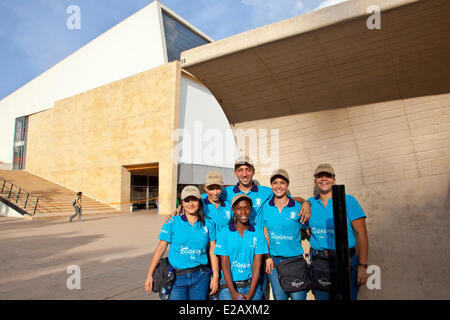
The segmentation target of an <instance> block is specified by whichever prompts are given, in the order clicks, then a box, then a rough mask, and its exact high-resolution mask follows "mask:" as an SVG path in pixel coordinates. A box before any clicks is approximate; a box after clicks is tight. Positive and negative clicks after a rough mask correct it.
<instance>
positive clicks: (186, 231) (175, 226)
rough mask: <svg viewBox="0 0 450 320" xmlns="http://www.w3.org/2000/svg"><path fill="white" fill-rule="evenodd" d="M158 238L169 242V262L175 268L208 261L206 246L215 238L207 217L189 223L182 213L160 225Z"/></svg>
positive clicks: (214, 232)
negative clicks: (203, 219)
mask: <svg viewBox="0 0 450 320" xmlns="http://www.w3.org/2000/svg"><path fill="white" fill-rule="evenodd" d="M159 239H160V240H163V241H166V242H168V243H170V248H169V262H170V264H171V265H172V266H173V267H174V268H175V269H188V268H195V267H197V266H199V265H206V264H207V263H208V252H207V248H208V244H209V242H210V241H215V240H216V229H215V225H214V223H213V222H212V221H210V220H209V219H205V224H204V225H203V224H202V223H201V222H199V221H197V222H195V223H194V225H191V224H190V223H189V221H188V220H187V217H186V215H185V214H183V215H180V216H175V217H174V218H173V220H172V221H168V222H166V223H165V224H164V225H163V226H162V228H161V232H160V234H159Z"/></svg>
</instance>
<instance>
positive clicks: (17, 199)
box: [16, 188, 22, 203]
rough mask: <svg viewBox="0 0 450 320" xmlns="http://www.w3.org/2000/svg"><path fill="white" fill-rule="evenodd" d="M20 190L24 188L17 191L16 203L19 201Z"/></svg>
mask: <svg viewBox="0 0 450 320" xmlns="http://www.w3.org/2000/svg"><path fill="white" fill-rule="evenodd" d="M20 191H22V188H19V192H18V193H17V198H16V203H18V202H19V197H20Z"/></svg>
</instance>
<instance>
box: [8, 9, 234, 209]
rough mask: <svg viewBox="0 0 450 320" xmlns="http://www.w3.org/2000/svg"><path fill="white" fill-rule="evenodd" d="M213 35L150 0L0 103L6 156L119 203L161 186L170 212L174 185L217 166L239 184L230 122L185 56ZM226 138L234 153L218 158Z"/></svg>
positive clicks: (198, 179) (197, 180)
mask: <svg viewBox="0 0 450 320" xmlns="http://www.w3.org/2000/svg"><path fill="white" fill-rule="evenodd" d="M211 41H212V40H211V39H210V38H209V37H208V36H207V35H205V34H203V33H202V32H201V31H199V30H198V29H196V28H195V27H194V26H192V25H190V24H189V23H188V22H187V21H185V20H184V19H183V18H181V17H180V16H178V15H177V14H176V13H174V12H173V11H171V10H170V9H169V8H167V7H165V6H163V5H162V4H161V3H159V2H157V1H155V2H153V3H151V4H150V5H148V6H146V7H145V8H143V9H142V10H140V11H139V12H137V13H135V14H134V15H132V16H131V17H129V18H127V19H126V20H124V21H122V22H121V23H119V24H118V25H116V26H115V27H113V28H112V29H110V30H108V31H107V32H105V33H104V34H102V35H100V36H99V37H97V38H96V39H94V40H93V41H91V42H90V43H88V44H87V45H85V46H84V47H82V48H81V49H79V50H78V51H76V52H75V53H73V54H72V55H70V56H69V57H67V58H66V59H64V60H62V61H61V62H59V63H58V64H56V65H55V66H54V67H52V68H50V69H49V70H47V71H46V72H44V73H43V74H41V75H40V76H38V77H37V78H35V79H33V80H32V81H30V82H29V83H27V84H26V85H25V86H23V87H22V88H20V89H19V90H17V91H16V92H14V93H12V94H11V95H9V96H7V97H6V98H4V99H3V100H1V101H0V108H1V110H2V117H0V128H1V129H0V130H1V134H0V139H1V140H0V142H1V143H0V145H1V146H2V147H1V149H0V159H1V160H2V161H3V162H10V161H11V159H13V161H12V162H13V169H19V170H20V169H24V170H27V171H29V172H31V173H33V174H35V175H38V176H41V177H44V178H45V179H48V180H50V181H53V182H56V183H58V184H60V185H63V186H65V187H68V188H69V189H71V190H74V191H78V190H82V191H83V193H84V194H86V195H88V196H90V197H92V198H95V199H97V200H100V201H101V202H103V203H107V204H109V205H111V206H113V207H115V208H117V209H122V210H125V209H128V206H129V202H130V200H131V201H134V200H138V198H149V197H156V196H157V195H158V192H159V203H160V212H161V213H165V214H168V213H170V212H173V210H174V208H175V203H176V201H175V197H176V194H177V185H184V184H202V183H203V178H204V176H205V173H206V172H207V171H208V170H210V169H218V170H220V171H222V173H223V175H224V177H225V183H228V184H232V183H234V179H233V178H234V176H233V174H232V169H230V168H232V165H233V159H234V157H235V154H234V153H235V152H236V147H235V143H234V137H233V133H232V130H231V128H230V125H229V123H228V121H227V119H226V117H225V115H224V113H223V111H222V109H221V108H220V105H219V104H218V102H217V101H216V99H215V98H214V96H213V95H212V94H211V93H210V92H209V90H208V89H207V88H206V87H205V86H204V85H203V84H202V83H201V82H200V81H198V80H197V79H196V78H195V77H193V76H191V75H190V74H189V73H188V72H186V71H183V70H181V68H180V63H179V56H180V53H181V52H182V51H183V50H186V49H190V48H192V47H195V46H199V45H203V44H206V43H209V42H211ZM210 133H213V134H217V133H219V134H220V136H221V138H222V140H221V141H219V142H217V141H214V140H213V141H207V139H208V134H210ZM13 141H14V142H13ZM218 143H220V144H218ZM223 144H227V150H228V151H229V152H228V153H227V155H228V157H215V156H214V150H215V149H216V148H220V149H222V148H223V146H224V145H223ZM205 145H208V146H209V149H208V150H204V149H205ZM13 150H14V152H13ZM208 151H211V152H210V153H208ZM194 173H195V174H194Z"/></svg>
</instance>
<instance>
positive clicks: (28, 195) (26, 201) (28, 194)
mask: <svg viewBox="0 0 450 320" xmlns="http://www.w3.org/2000/svg"><path fill="white" fill-rule="evenodd" d="M29 197H30V193H29V192H27V199H26V200H25V206H24V207H23V208H24V209H26V208H27V203H28V198H29Z"/></svg>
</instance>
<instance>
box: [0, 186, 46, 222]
mask: <svg viewBox="0 0 450 320" xmlns="http://www.w3.org/2000/svg"><path fill="white" fill-rule="evenodd" d="M0 184H1V186H2V188H1V190H0V194H1V195H3V194H4V196H6V198H7V199H8V200H9V201H11V202H13V203H15V204H16V205H18V206H19V207H20V208H22V209H24V210H25V211H27V212H28V213H29V214H30V215H32V216H34V215H35V214H36V210H37V207H38V203H39V197H38V196H35V195H33V194H32V193H31V192H28V191H26V190H25V189H23V188H21V187H19V186H17V185H15V184H14V183H12V182H9V181H7V180H5V179H1V178H0ZM8 184H9V185H8ZM14 187H16V189H19V191H17V192H16V191H14ZM7 188H9V190H7ZM5 190H7V191H6V192H5ZM6 193H7V194H6ZM21 196H22V198H25V200H23V199H21ZM13 197H14V198H13ZM33 197H35V198H36V199H35V200H34V201H33V200H32V198H33ZM19 201H20V202H22V203H23V206H21V205H20V203H19ZM31 203H34V206H33V207H32V210H26V208H27V205H28V207H30V204H31ZM30 211H32V213H30Z"/></svg>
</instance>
